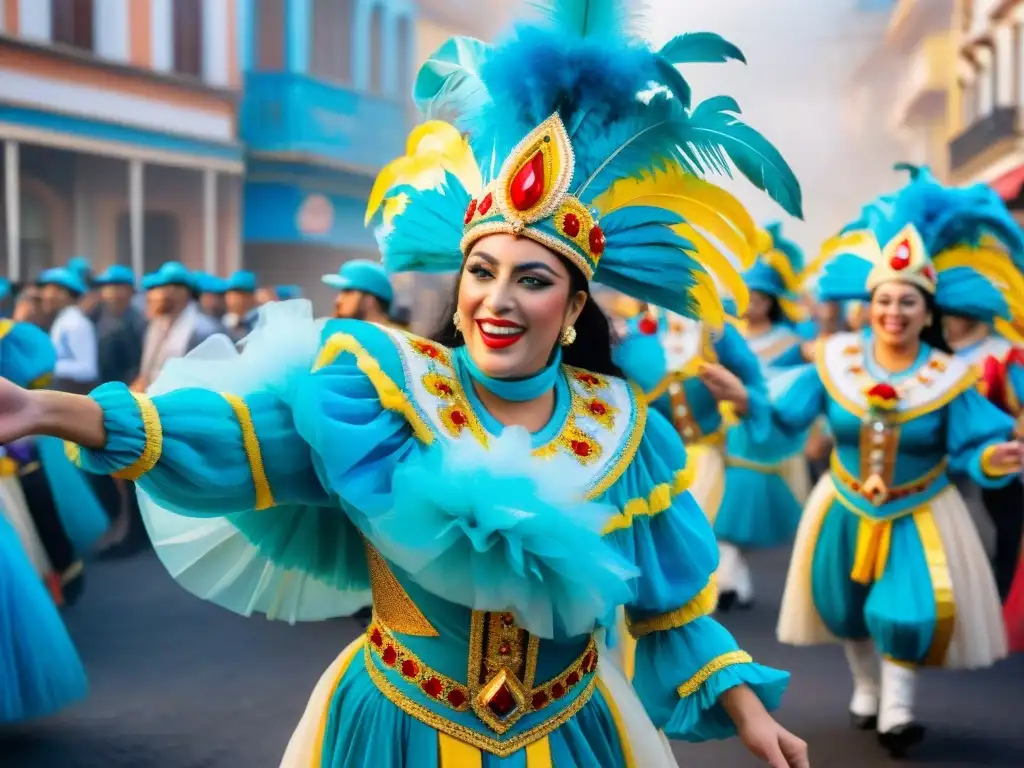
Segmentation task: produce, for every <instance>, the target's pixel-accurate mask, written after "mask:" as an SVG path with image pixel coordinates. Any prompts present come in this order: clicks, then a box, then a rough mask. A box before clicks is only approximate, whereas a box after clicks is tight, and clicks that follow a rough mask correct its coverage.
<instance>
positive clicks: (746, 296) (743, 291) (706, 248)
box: [672, 224, 750, 315]
mask: <svg viewBox="0 0 1024 768" xmlns="http://www.w3.org/2000/svg"><path fill="white" fill-rule="evenodd" d="M672 231H673V232H675V233H676V234H677V235H679V236H681V237H683V238H685V239H686V240H689V241H690V242H691V243H693V246H694V248H696V249H697V250H696V254H695V255H696V257H697V259H698V260H699V261H700V263H701V264H702V265H703V267H704V269H705V270H706V271H707V272H708V273H709V274H711V275H713V276H714V277H715V278H717V279H718V281H719V282H720V283H721V284H722V288H723V289H724V290H725V292H727V293H728V294H729V295H730V296H732V298H733V301H735V302H736V314H738V315H742V314H743V313H744V312H746V311H747V302H748V301H749V300H750V292H749V290H748V289H747V284H746V283H744V282H743V277H742V276H741V275H740V273H739V272H738V271H737V270H736V268H735V267H734V266H733V265H732V262H730V261H729V259H728V258H727V257H726V256H725V255H724V254H723V253H722V252H721V251H720V250H718V248H717V247H715V245H713V244H712V243H711V241H710V240H708V239H707V238H706V237H704V235H702V234H701V233H700V232H698V231H697V230H696V229H694V228H693V227H692V226H691V225H690V224H676V225H675V226H674V227H672Z"/></svg>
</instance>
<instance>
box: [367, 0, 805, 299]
mask: <svg viewBox="0 0 1024 768" xmlns="http://www.w3.org/2000/svg"><path fill="white" fill-rule="evenodd" d="M533 5H534V6H535V7H536V9H537V10H538V11H539V14H538V18H536V19H534V20H532V21H529V22H524V23H522V24H519V25H517V26H515V27H514V28H512V29H511V30H510V31H509V33H508V34H507V35H506V36H505V37H504V38H502V39H501V40H500V41H499V42H498V43H497V44H495V45H493V46H491V45H487V44H485V43H482V42H480V41H478V40H472V39H468V38H453V39H452V40H449V41H448V42H447V43H445V45H443V46H442V47H441V48H440V49H438V51H437V52H436V53H435V54H434V55H433V56H431V57H430V59H428V61H427V62H426V63H425V64H424V66H423V68H422V69H421V71H420V73H419V75H418V77H417V79H416V84H415V94H414V95H415V98H416V102H417V104H418V106H419V108H420V109H421V111H422V112H423V113H424V114H425V115H426V116H427V117H428V118H433V121H432V122H430V123H428V127H427V128H425V129H421V131H420V134H419V137H418V141H417V142H416V144H415V145H413V144H412V143H410V147H409V152H408V154H407V155H406V157H404V158H401V159H399V160H398V161H396V162H395V163H394V164H392V165H391V166H388V167H387V168H385V169H384V171H383V172H382V174H381V177H380V179H379V180H378V184H377V187H376V189H375V191H374V194H373V195H372V196H371V201H370V206H369V209H368V220H369V219H370V218H371V217H372V216H373V215H374V214H375V213H376V212H377V210H378V209H379V207H380V206H381V205H382V204H383V205H384V206H385V216H384V220H383V225H384V226H383V230H382V231H381V233H380V236H379V241H380V243H381V247H382V251H383V253H384V258H385V263H386V265H387V266H388V267H389V268H390V269H392V270H393V271H408V270H436V271H454V270H457V269H458V268H459V267H460V265H461V263H462V259H463V257H464V255H465V254H466V253H467V252H468V250H469V249H470V248H471V247H472V244H473V242H475V240H476V239H479V238H480V237H483V236H486V235H487V234H493V233H495V232H508V233H512V234H515V235H517V236H522V237H530V238H533V239H535V240H537V241H538V242H541V243H543V244H544V245H545V246H547V247H549V248H551V249H552V250H555V251H556V252H558V253H559V254H561V255H563V256H564V257H565V258H567V259H568V260H570V261H571V262H572V263H574V264H576V265H577V266H578V267H579V268H580V269H581V271H582V272H583V273H584V274H585V275H586V276H587V277H588V278H593V279H594V280H595V281H597V282H600V283H603V284H605V285H607V286H609V287H611V288H614V289H616V290H619V291H621V292H623V293H626V294H628V295H631V296H634V297H635V298H638V299H640V300H642V301H646V302H650V303H653V304H656V305H659V306H664V307H666V308H668V309H671V310H673V311H676V312H680V313H682V314H686V315H691V316H693V315H698V314H700V315H703V316H704V319H709V317H711V318H714V317H720V316H721V313H722V309H721V300H720V298H719V297H718V292H717V290H716V289H715V281H716V279H717V280H718V281H719V282H720V283H721V284H723V285H725V286H728V287H729V289H730V290H731V291H733V292H734V295H735V298H736V299H737V301H738V303H740V304H743V303H744V302H745V297H746V292H745V290H744V289H743V285H742V282H741V281H740V280H739V279H738V277H737V274H736V269H735V266H734V264H737V263H738V264H739V265H741V266H742V267H744V268H745V267H747V266H749V265H750V263H751V261H752V259H753V256H754V251H753V244H754V241H755V239H756V231H757V228H756V227H755V225H754V224H753V222H752V221H751V219H750V217H749V215H748V214H747V213H746V211H745V210H744V208H743V206H742V205H741V204H740V203H739V202H738V201H736V200H735V199H734V198H733V197H732V196H730V195H729V194H728V193H726V192H725V191H724V190H722V189H720V188H718V187H716V186H714V185H713V184H711V183H710V182H709V181H708V180H707V179H708V177H711V176H714V175H729V174H730V173H731V171H732V169H733V168H735V169H737V170H739V171H740V173H741V174H743V175H744V176H746V177H747V178H748V179H749V180H750V181H751V182H752V183H753V184H754V185H755V186H757V187H758V188H760V189H762V190H764V191H766V192H767V193H768V194H769V195H771V196H772V197H773V198H774V199H775V200H776V201H777V202H778V203H779V205H781V206H782V208H783V209H784V210H785V211H787V212H788V213H790V214H792V215H795V216H800V215H801V194H800V186H799V183H798V182H797V180H796V177H795V176H794V174H793V172H792V170H791V169H790V168H789V166H788V165H787V164H786V162H785V160H784V159H783V158H782V156H781V155H780V154H779V152H778V150H776V148H775V147H774V146H773V145H772V144H771V143H770V142H769V141H768V140H767V139H765V138H764V137H763V136H762V135H761V134H759V133H758V132H757V131H756V130H754V129H753V128H751V127H750V126H749V125H747V124H746V123H744V122H743V121H742V120H741V119H740V110H739V106H738V105H737V104H736V102H735V101H734V100H733V99H731V98H729V97H727V96H716V97H713V98H710V99H707V100H706V101H703V102H700V103H698V104H694V103H693V102H692V93H691V89H690V86H689V83H688V82H687V81H686V79H685V78H684V77H683V75H682V73H681V72H680V71H679V69H678V67H679V66H680V65H685V64H688V63H694V62H725V61H730V60H737V61H741V62H742V61H743V55H742V53H741V52H740V51H739V50H738V49H737V48H736V47H735V46H734V45H732V44H731V43H729V42H727V41H725V40H723V39H722V38H721V37H719V36H717V35H714V34H711V33H691V34H683V35H679V36H677V37H675V38H673V39H672V40H670V41H669V42H668V43H666V44H665V45H664V46H663V47H661V48H660V49H659V50H654V49H653V48H652V47H651V46H650V45H649V44H648V43H647V42H646V41H645V40H644V39H643V38H642V37H641V36H640V33H639V25H640V22H641V21H642V18H641V15H640V14H639V13H638V12H637V11H636V10H635V9H636V3H635V2H632V0H544V1H543V2H535V3H533ZM440 118H443V119H445V120H449V121H451V125H447V124H446V123H443V122H440V121H439V119H440ZM442 126H444V127H442ZM470 157H471V158H472V160H473V163H472V165H473V166H474V168H473V169H470V168H469V167H468V166H469V165H470V163H469V162H468V158H470Z"/></svg>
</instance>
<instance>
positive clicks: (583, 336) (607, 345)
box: [430, 254, 622, 376]
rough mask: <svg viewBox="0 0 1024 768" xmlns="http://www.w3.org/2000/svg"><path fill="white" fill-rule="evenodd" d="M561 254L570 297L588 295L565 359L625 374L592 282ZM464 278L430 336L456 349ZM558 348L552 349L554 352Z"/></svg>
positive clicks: (608, 373)
mask: <svg viewBox="0 0 1024 768" xmlns="http://www.w3.org/2000/svg"><path fill="white" fill-rule="evenodd" d="M555 255H556V256H558V259H559V261H561V262H562V264H563V265H564V266H565V268H566V270H567V271H568V273H569V294H568V295H569V296H571V295H572V294H574V293H576V292H578V291H584V292H585V293H586V294H587V301H586V303H585V304H584V305H583V311H582V312H580V316H579V317H578V318H576V323H575V328H576V341H574V342H573V343H572V344H570V345H569V346H568V347H563V348H562V362H564V363H565V364H566V365H571V366H574V367H576V368H582V369H583V370H585V371H591V372H592V373H599V374H602V375H605V376H622V371H621V370H619V367H618V366H617V365H616V364H615V363H614V362H612V339H613V336H612V330H611V327H610V326H609V324H608V318H607V317H605V314H604V312H603V311H601V307H600V306H598V304H597V302H596V301H594V297H593V296H592V295H591V293H590V284H589V283H588V282H587V278H586V277H584V276H583V273H582V272H580V270H579V268H578V267H577V266H576V265H575V264H573V263H572V262H571V261H569V260H568V259H566V258H564V257H563V256H560V255H558V254H555ZM461 281H462V273H460V274H459V279H458V281H456V283H455V288H454V290H453V292H452V297H451V300H450V301H449V303H448V309H447V310H446V311H445V315H444V320H443V321H442V323H441V327H440V328H438V329H437V330H436V331H435V332H434V333H433V334H431V337H430V338H431V339H432V340H433V341H436V342H438V343H440V344H444V345H445V346H446V347H449V348H452V349H454V348H455V347H461V346H462V345H464V344H465V343H466V340H465V339H464V338H463V337H462V334H461V333H459V332H458V331H457V330H456V329H455V320H454V315H455V311H456V310H457V309H458V307H459V283H461ZM554 353H555V351H554V350H551V354H552V355H554Z"/></svg>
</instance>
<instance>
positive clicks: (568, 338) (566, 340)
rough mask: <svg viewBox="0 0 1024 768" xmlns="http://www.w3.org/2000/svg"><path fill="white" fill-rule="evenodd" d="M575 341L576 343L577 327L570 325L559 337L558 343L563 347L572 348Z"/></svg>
mask: <svg viewBox="0 0 1024 768" xmlns="http://www.w3.org/2000/svg"><path fill="white" fill-rule="evenodd" d="M574 341H576V326H574V325H570V326H569V327H567V328H565V329H563V330H562V335H561V336H559V337H558V343H559V344H561V345H562V346H563V347H568V346H571V345H572V343H573V342H574Z"/></svg>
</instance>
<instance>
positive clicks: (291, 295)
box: [274, 285, 302, 301]
mask: <svg viewBox="0 0 1024 768" xmlns="http://www.w3.org/2000/svg"><path fill="white" fill-rule="evenodd" d="M274 290H275V291H277V300H278V301H288V300H289V299H301V298H302V287H301V286H298V285H278V286H276V287H275V289H274Z"/></svg>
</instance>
